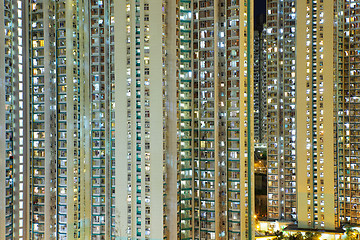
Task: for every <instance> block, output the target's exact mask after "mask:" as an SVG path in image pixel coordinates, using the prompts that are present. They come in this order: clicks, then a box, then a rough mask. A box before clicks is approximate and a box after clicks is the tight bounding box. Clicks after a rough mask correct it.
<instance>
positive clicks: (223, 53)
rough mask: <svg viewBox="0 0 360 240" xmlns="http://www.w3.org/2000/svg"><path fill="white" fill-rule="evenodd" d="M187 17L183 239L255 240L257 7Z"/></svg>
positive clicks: (182, 44)
mask: <svg viewBox="0 0 360 240" xmlns="http://www.w3.org/2000/svg"><path fill="white" fill-rule="evenodd" d="M179 11H180V14H179V16H180V21H179V22H180V25H179V27H178V29H179V32H178V34H179V39H180V41H179V44H178V47H179V55H180V56H179V57H180V60H179V75H178V86H180V87H179V88H178V95H179V98H178V104H179V105H178V106H179V108H178V119H179V122H178V123H179V124H178V127H179V133H180V135H179V138H178V141H179V147H178V151H179V152H180V156H179V160H178V163H179V165H178V171H179V173H180V174H179V175H178V186H179V187H178V203H179V204H178V205H179V207H178V212H179V221H180V224H179V228H178V230H179V236H178V238H181V239H215V238H216V239H217V238H219V239H239V238H251V237H252V236H254V235H253V229H252V223H253V213H254V205H253V200H252V198H253V194H254V193H253V184H252V182H253V181H254V180H253V175H252V169H253V164H252V160H250V159H251V157H252V151H253V143H252V140H251V139H252V138H253V115H252V114H253V106H251V105H248V104H249V103H250V102H252V101H253V96H252V92H253V82H252V81H253V76H252V74H253V69H252V68H251V66H252V65H251V64H250V62H252V61H253V56H252V54H253V52H252V51H253V46H252V41H253V37H252V34H253V33H252V31H253V26H252V25H253V23H252V21H251V20H250V19H251V15H252V2H250V4H249V2H248V4H246V3H245V1H222V0H219V1H216V0H214V1H197V0H194V1H180V6H179Z"/></svg>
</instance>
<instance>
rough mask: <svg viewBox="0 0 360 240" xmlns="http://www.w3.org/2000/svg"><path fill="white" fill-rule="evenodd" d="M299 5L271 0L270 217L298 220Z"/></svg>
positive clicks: (268, 29)
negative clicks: (296, 97) (296, 110)
mask: <svg viewBox="0 0 360 240" xmlns="http://www.w3.org/2000/svg"><path fill="white" fill-rule="evenodd" d="M295 4H296V1H295V0H285V1H279V0H269V1H267V17H266V18H267V33H266V42H267V56H268V58H267V63H266V64H267V65H266V70H267V72H266V75H267V79H266V81H267V165H268V218H269V219H284V220H295V219H296V174H295V173H296V172H295V171H296V159H295V153H296V152H295V141H296V128H295V106H296V105H295V76H296V69H295V65H296V54H295V52H296V51H295V46H296V45H295V37H296V36H295V32H296V31H295V30H296V29H295V27H296V26H295V21H296V7H295Z"/></svg>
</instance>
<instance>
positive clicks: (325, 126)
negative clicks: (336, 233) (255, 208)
mask: <svg viewBox="0 0 360 240" xmlns="http://www.w3.org/2000/svg"><path fill="white" fill-rule="evenodd" d="M296 13H297V25H296V27H297V29H296V30H297V31H296V32H297V41H296V42H297V45H296V53H297V54H296V58H297V59H296V63H297V65H296V67H297V70H296V74H297V82H296V107H297V110H296V119H297V135H296V153H297V165H296V171H297V174H296V175H297V199H298V201H297V202H298V208H299V211H298V217H297V220H298V226H299V227H302V228H316V229H317V228H319V229H335V227H338V226H339V219H338V216H337V211H338V208H337V207H336V201H337V197H338V196H337V194H336V190H337V181H338V179H336V175H335V173H336V169H337V167H338V166H337V160H338V157H337V156H336V154H335V148H334V143H335V142H336V131H334V130H335V128H334V125H336V124H337V122H336V120H335V118H334V117H335V116H336V113H335V111H336V108H334V107H335V106H336V98H334V93H335V91H334V90H335V88H336V85H337V84H336V83H335V78H334V76H335V75H334V74H335V72H334V66H336V63H335V62H336V61H337V60H338V59H337V58H338V56H337V55H336V54H334V53H335V51H334V46H335V44H334V41H333V38H334V36H335V37H336V35H334V5H333V4H327V3H325V2H324V1H321V0H318V1H307V2H306V3H302V4H300V3H297V5H296ZM334 109H335V110H334ZM334 113H335V114H334ZM334 120H335V121H334ZM340 124H341V123H340ZM338 177H340V176H338ZM300 209H301V211H300Z"/></svg>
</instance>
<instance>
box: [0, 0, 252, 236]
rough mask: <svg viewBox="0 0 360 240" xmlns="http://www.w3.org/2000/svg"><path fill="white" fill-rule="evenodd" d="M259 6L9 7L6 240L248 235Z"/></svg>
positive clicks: (43, 1) (4, 16) (13, 0)
mask: <svg viewBox="0 0 360 240" xmlns="http://www.w3.org/2000/svg"><path fill="white" fill-rule="evenodd" d="M252 8H253V6H252V1H245V0H228V1H225V0H212V1H205V0H190V1H189V0H180V1H166V0H148V1H146V0H145V1H139V0H124V1H114V0H91V1H87V0H76V1H75V0H58V1H48V0H31V1H25V0H2V1H0V13H1V14H0V23H2V24H0V30H1V31H0V41H2V42H4V43H5V45H1V47H0V59H1V61H3V64H0V85H1V86H3V87H1V88H0V92H1V91H2V93H3V94H0V96H2V98H0V117H1V119H2V120H0V134H1V136H2V137H3V139H4V140H3V141H1V143H0V152H1V153H0V155H1V154H2V156H3V159H4V161H2V162H1V165H0V166H2V167H1V168H0V169H2V170H1V171H0V186H2V187H0V189H4V191H3V192H4V194H3V196H1V198H0V213H1V214H0V239H9V240H10V239H23V240H25V239H46V240H48V239H99V240H100V239H101V240H102V239H119V238H120V239H164V238H167V239H177V238H179V239H230V238H231V239H240V238H241V239H245V238H248V239H252V238H253V237H254V230H253V228H252V224H253V212H254V209H253V208H254V207H253V175H252V169H253V164H252V159H251V158H252V152H253V106H252V102H253V72H252V71H253V64H252V61H253V44H252V42H253V36H252V35H253V30H252V29H253V26H252V24H253V23H252Z"/></svg>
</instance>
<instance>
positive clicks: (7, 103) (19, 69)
mask: <svg viewBox="0 0 360 240" xmlns="http://www.w3.org/2000/svg"><path fill="white" fill-rule="evenodd" d="M25 16H26V11H24V9H23V3H22V1H11V0H3V1H0V29H1V31H0V41H1V46H0V61H1V64H0V86H1V87H0V96H1V97H0V118H1V120H0V135H1V139H2V140H1V141H0V155H1V161H0V169H1V171H0V189H1V193H2V194H1V199H0V238H1V239H20V240H22V239H28V230H29V228H28V212H29V208H28V201H29V197H28V196H29V195H28V189H27V177H28V175H29V171H28V169H27V167H28V160H27V159H28V158H27V156H28V155H27V153H28V150H27V149H28V146H29V142H28V138H27V136H28V133H27V126H28V123H27V121H28V117H27V116H28V111H29V109H28V108H27V107H26V102H27V91H26V89H27V88H28V84H27V81H26V76H27V75H26V74H27V70H26V68H27V61H26V56H27V54H26V51H25V49H26V47H27V42H26V40H25V39H26V36H27V33H26V32H25V29H26V26H25V21H24V17H25Z"/></svg>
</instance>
